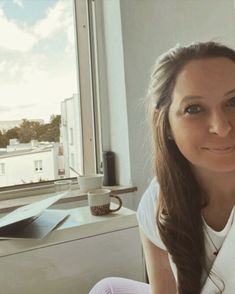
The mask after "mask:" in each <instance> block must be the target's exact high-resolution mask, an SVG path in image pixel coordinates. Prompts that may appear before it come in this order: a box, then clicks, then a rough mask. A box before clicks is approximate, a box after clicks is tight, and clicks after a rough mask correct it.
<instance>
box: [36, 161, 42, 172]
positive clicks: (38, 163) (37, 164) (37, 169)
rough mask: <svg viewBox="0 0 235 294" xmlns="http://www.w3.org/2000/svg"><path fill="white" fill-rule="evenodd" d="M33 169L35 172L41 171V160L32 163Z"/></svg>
mask: <svg viewBox="0 0 235 294" xmlns="http://www.w3.org/2000/svg"><path fill="white" fill-rule="evenodd" d="M34 169H35V171H36V172H40V171H42V160H35V161H34Z"/></svg>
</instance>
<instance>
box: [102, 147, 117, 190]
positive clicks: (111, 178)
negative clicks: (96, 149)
mask: <svg viewBox="0 0 235 294" xmlns="http://www.w3.org/2000/svg"><path fill="white" fill-rule="evenodd" d="M102 167H103V174H104V180H103V185H104V186H115V185H116V174H115V153H114V152H112V151H103V164H102Z"/></svg>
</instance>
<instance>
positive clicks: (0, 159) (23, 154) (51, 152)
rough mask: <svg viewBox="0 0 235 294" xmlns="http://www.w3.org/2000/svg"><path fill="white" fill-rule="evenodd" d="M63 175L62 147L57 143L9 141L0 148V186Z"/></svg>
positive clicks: (45, 179) (56, 177) (57, 177)
mask: <svg viewBox="0 0 235 294" xmlns="http://www.w3.org/2000/svg"><path fill="white" fill-rule="evenodd" d="M63 177H64V156H63V147H62V145H61V144H60V143H49V142H38V141H36V140H32V141H31V142H30V143H23V144H22V143H19V142H18V140H17V139H12V140H10V144H9V145H8V146H7V148H1V149H0V186H11V185H18V184H26V183H33V182H40V181H48V180H54V179H60V178H63Z"/></svg>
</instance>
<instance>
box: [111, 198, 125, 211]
mask: <svg viewBox="0 0 235 294" xmlns="http://www.w3.org/2000/svg"><path fill="white" fill-rule="evenodd" d="M110 197H113V198H116V199H117V200H118V201H119V206H118V208H115V209H109V212H115V211H118V210H119V209H120V208H121V207H122V199H121V198H120V197H118V196H116V195H113V194H110Z"/></svg>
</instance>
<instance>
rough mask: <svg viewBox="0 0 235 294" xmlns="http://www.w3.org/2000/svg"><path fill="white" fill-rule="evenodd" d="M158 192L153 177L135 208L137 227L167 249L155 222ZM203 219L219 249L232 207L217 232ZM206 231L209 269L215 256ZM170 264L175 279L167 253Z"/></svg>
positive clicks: (229, 226) (231, 217)
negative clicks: (222, 227) (226, 219)
mask: <svg viewBox="0 0 235 294" xmlns="http://www.w3.org/2000/svg"><path fill="white" fill-rule="evenodd" d="M158 192H159V184H158V183H157V181H156V179H153V180H152V182H151V183H150V185H149V187H148V189H147V190H146V191H145V193H144V195H143V196H142V198H141V200H140V203H139V207H138V210H137V219H138V223H139V227H140V228H141V230H142V231H143V232H144V233H145V235H146V237H147V238H148V239H149V240H150V241H151V242H152V243H153V244H155V245H156V246H158V247H160V248H161V249H163V250H167V248H166V246H165V245H164V244H163V242H162V240H161V238H160V235H159V231H158V228H157V224H156V205H157V196H158ZM202 219H203V223H204V229H205V230H207V232H208V233H209V235H210V237H211V239H212V240H213V243H214V245H215V246H216V248H217V249H219V248H220V247H221V246H222V244H223V242H224V240H225V237H226V236H227V234H228V232H229V230H230V228H231V225H232V222H233V219H234V208H233V210H232V212H231V214H230V217H229V220H228V222H227V224H226V226H225V227H224V229H223V230H222V231H220V232H217V231H215V230H213V229H212V228H211V227H210V226H208V225H207V224H206V222H205V220H204V218H203V217H202ZM208 233H205V247H206V264H207V267H208V268H209V269H210V268H211V266H212V264H213V262H214V260H215V258H216V256H215V255H214V254H213V253H214V251H215V247H214V245H213V243H212V242H211V240H210V239H209V237H208ZM168 258H169V261H170V265H171V269H172V272H173V274H174V276H175V279H176V281H177V270H176V266H175V264H174V263H173V261H172V258H171V256H170V255H168ZM204 275H205V276H204V277H203V278H202V281H203V280H204V278H206V273H204Z"/></svg>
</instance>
